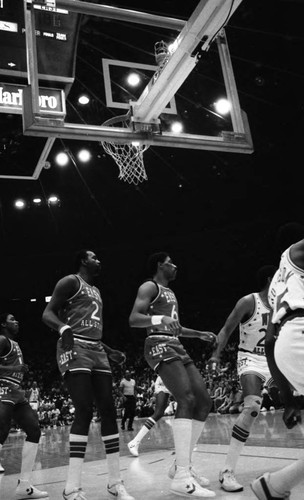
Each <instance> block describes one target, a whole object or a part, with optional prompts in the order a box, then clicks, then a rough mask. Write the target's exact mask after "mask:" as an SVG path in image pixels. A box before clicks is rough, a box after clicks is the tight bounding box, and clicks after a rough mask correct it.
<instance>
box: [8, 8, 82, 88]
mask: <svg viewBox="0 0 304 500" xmlns="http://www.w3.org/2000/svg"><path fill="white" fill-rule="evenodd" d="M47 3H48V5H45V4H47ZM49 5H50V0H48V2H43V1H42V2H41V3H39V4H38V3H37V4H34V12H35V28H36V29H35V35H36V43H37V61H38V77H39V80H40V79H42V80H47V81H50V82H51V81H52V76H54V77H55V80H56V82H58V81H59V82H60V77H62V83H64V82H65V81H66V79H70V78H72V79H73V78H74V72H75V59H76V50H77V42H78V33H79V22H80V15H79V14H76V13H73V12H68V11H67V10H65V9H60V8H56V6H55V7H50V6H49ZM0 47H1V50H0V76H1V75H7V77H8V78H7V79H6V80H7V81H8V82H9V81H12V80H11V79H10V78H9V77H10V76H11V77H14V76H15V77H19V78H22V77H23V78H27V62H26V44H25V22H24V2H23V0H0ZM1 79H2V80H3V78H2V76H1ZM43 84H45V82H43Z"/></svg>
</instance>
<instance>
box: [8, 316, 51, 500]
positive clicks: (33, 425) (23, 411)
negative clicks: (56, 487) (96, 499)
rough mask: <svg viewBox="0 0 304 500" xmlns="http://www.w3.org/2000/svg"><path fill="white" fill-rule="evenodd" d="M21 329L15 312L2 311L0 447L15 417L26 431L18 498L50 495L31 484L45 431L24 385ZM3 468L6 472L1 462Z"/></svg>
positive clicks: (24, 367)
mask: <svg viewBox="0 0 304 500" xmlns="http://www.w3.org/2000/svg"><path fill="white" fill-rule="evenodd" d="M18 332H19V323H18V321H17V320H16V319H15V317H14V315H13V314H11V313H2V314H0V451H1V448H2V446H3V444H4V442H5V440H6V438H7V436H8V434H9V431H10V428H11V421H12V419H14V421H15V422H16V423H17V425H18V426H19V427H21V429H23V430H24V432H25V433H26V439H25V442H24V445H23V448H22V459H21V473H20V478H19V480H18V485H17V489H16V497H15V498H16V500H18V499H20V500H21V499H22V500H23V499H26V498H35V499H38V498H46V497H48V493H47V492H46V491H40V490H38V488H35V486H33V485H32V484H31V475H32V470H33V467H34V464H35V459H36V455H37V451H38V445H39V439H40V435H41V432H40V427H39V422H38V416H37V412H35V411H34V410H33V409H32V408H31V406H30V404H29V402H28V400H27V399H26V398H25V392H24V391H23V390H22V388H21V383H22V380H23V376H24V373H26V372H27V371H28V366H27V365H26V364H25V363H24V360H23V355H22V351H21V349H20V346H19V344H18V342H16V340H15V338H16V336H17V335H18ZM0 472H4V468H3V467H2V465H1V464H0Z"/></svg>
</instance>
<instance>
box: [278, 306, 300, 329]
mask: <svg viewBox="0 0 304 500" xmlns="http://www.w3.org/2000/svg"><path fill="white" fill-rule="evenodd" d="M303 317H304V309H302V308H301V307H299V308H298V309H288V310H287V312H286V314H285V316H283V318H282V319H281V323H280V324H279V328H282V326H283V325H284V324H285V323H286V321H290V320H291V319H294V318H303Z"/></svg>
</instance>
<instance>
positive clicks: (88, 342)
mask: <svg viewBox="0 0 304 500" xmlns="http://www.w3.org/2000/svg"><path fill="white" fill-rule="evenodd" d="M73 337H74V339H75V340H79V342H85V343H86V344H93V345H96V344H98V343H99V342H101V339H90V338H89V337H78V336H77V335H73Z"/></svg>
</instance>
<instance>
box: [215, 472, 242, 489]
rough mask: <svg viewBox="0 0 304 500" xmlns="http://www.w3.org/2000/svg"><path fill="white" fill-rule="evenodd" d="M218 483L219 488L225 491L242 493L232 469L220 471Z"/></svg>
mask: <svg viewBox="0 0 304 500" xmlns="http://www.w3.org/2000/svg"><path fill="white" fill-rule="evenodd" d="M219 482H220V485H221V488H222V489H223V490H225V491H231V492H232V491H234V492H235V493H236V492H237V491H243V489H244V488H243V486H242V485H241V484H240V483H238V482H237V480H236V478H235V475H234V472H233V470H232V469H225V470H221V471H220V476H219Z"/></svg>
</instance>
